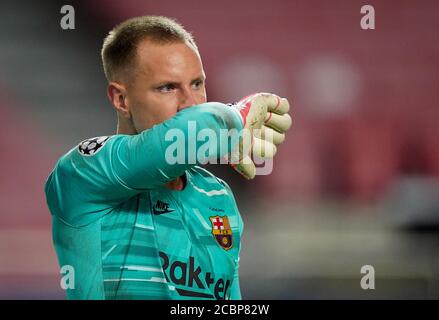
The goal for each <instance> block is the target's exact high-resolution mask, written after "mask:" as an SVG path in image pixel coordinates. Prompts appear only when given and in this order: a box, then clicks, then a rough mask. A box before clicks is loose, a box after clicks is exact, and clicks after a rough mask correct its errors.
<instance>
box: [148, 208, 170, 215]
mask: <svg viewBox="0 0 439 320" xmlns="http://www.w3.org/2000/svg"><path fill="white" fill-rule="evenodd" d="M174 211H175V210H163V211H162V210H157V209H156V208H152V213H153V214H155V215H157V216H158V215H161V214H165V213H170V212H174Z"/></svg>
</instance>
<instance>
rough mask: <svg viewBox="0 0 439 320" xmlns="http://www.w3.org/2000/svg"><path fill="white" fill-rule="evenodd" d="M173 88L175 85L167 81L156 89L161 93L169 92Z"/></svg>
mask: <svg viewBox="0 0 439 320" xmlns="http://www.w3.org/2000/svg"><path fill="white" fill-rule="evenodd" d="M174 89H175V85H173V84H172V83H168V84H165V85H162V86H160V87H158V88H157V90H158V91H160V92H163V93H166V92H171V91H172V90H174Z"/></svg>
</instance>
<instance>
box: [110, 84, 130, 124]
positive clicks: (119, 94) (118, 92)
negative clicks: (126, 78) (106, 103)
mask: <svg viewBox="0 0 439 320" xmlns="http://www.w3.org/2000/svg"><path fill="white" fill-rule="evenodd" d="M107 95H108V99H110V101H111V103H112V104H113V106H114V108H115V109H116V111H117V112H118V113H119V114H120V115H121V116H123V117H124V118H127V119H131V112H130V109H129V106H128V104H127V101H126V88H125V86H124V85H122V84H119V83H117V82H110V83H109V84H108V87H107Z"/></svg>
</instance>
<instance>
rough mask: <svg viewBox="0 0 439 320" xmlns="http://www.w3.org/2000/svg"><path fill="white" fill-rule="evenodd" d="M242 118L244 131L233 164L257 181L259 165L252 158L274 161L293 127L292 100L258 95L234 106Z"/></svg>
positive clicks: (231, 159) (247, 177)
mask: <svg viewBox="0 0 439 320" xmlns="http://www.w3.org/2000/svg"><path fill="white" fill-rule="evenodd" d="M232 107H233V108H236V109H237V110H238V111H239V114H240V115H241V118H242V121H243V124H244V130H243V134H242V135H241V137H240V139H239V143H238V144H237V146H236V147H235V148H234V149H233V150H232V152H231V154H230V159H229V162H230V164H231V166H232V167H233V168H234V169H235V170H236V171H238V172H239V173H240V174H241V175H242V176H244V177H245V178H246V179H253V178H254V177H255V175H256V166H255V164H254V162H253V160H252V156H258V157H260V158H263V159H270V158H273V157H274V155H275V154H276V151H277V147H276V145H279V144H280V143H282V142H283V141H284V140H285V132H286V131H287V130H288V129H289V128H290V127H291V124H292V120H291V117H290V116H289V114H288V111H289V108H290V105H289V103H288V100H287V99H285V98H280V97H278V96H277V95H274V94H271V93H256V94H253V95H250V96H247V97H245V98H243V99H242V100H240V101H239V102H238V103H236V104H234V105H232Z"/></svg>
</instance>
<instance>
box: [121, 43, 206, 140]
mask: <svg viewBox="0 0 439 320" xmlns="http://www.w3.org/2000/svg"><path fill="white" fill-rule="evenodd" d="M134 65H135V67H134V70H133V73H132V76H131V81H129V84H128V85H127V86H126V97H125V98H126V104H127V106H128V108H129V111H130V113H131V118H132V122H133V125H134V127H135V130H136V131H137V132H141V131H143V130H145V129H148V128H151V127H152V126H153V125H155V124H158V123H161V122H163V121H165V120H167V119H169V118H171V117H173V116H174V115H175V114H176V113H177V112H178V111H180V110H183V109H185V108H187V107H190V106H193V105H197V104H200V103H204V102H206V101H207V99H206V88H205V78H206V77H205V74H204V70H203V65H202V62H201V59H200V56H199V55H198V53H197V52H196V51H195V49H193V48H192V47H191V46H190V45H188V44H186V43H171V44H155V43H152V42H151V41H149V40H144V41H142V42H140V43H139V46H138V48H137V57H136V62H135V63H134Z"/></svg>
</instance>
